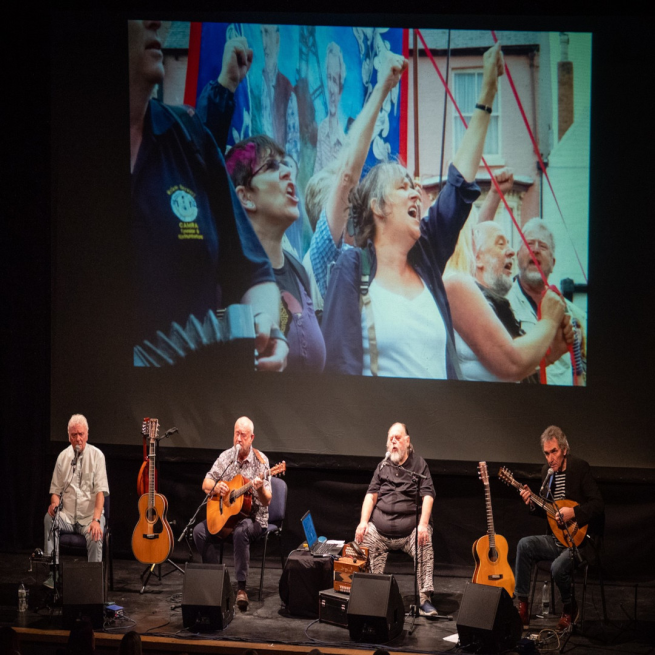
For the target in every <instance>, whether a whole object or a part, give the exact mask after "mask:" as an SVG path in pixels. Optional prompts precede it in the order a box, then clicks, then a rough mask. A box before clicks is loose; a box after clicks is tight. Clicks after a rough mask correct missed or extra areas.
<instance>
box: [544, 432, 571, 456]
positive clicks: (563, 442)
mask: <svg viewBox="0 0 655 655" xmlns="http://www.w3.org/2000/svg"><path fill="white" fill-rule="evenodd" d="M552 439H555V440H556V441H557V445H558V446H559V447H560V450H564V448H566V454H567V455H568V454H569V453H570V452H571V447H570V446H569V440H568V439H567V438H566V435H565V434H564V432H563V431H562V428H558V427H557V426H556V425H550V426H548V427H547V428H546V429H545V430H544V432H543V434H542V435H541V447H542V449H543V447H544V445H545V443H546V442H547V441H551V440H552Z"/></svg>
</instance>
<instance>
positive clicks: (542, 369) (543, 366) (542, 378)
mask: <svg viewBox="0 0 655 655" xmlns="http://www.w3.org/2000/svg"><path fill="white" fill-rule="evenodd" d="M416 32H417V34H418V37H419V39H421V43H422V44H423V49H424V50H425V53H426V54H427V56H428V59H429V60H430V62H431V63H432V66H433V67H434V70H435V71H436V72H437V75H438V76H439V79H440V80H441V83H442V84H443V85H444V88H445V89H446V93H447V94H448V97H449V98H450V101H451V102H452V103H453V107H454V108H455V111H457V113H458V115H459V118H460V120H461V121H462V123H463V124H464V127H465V128H468V124H467V122H466V119H465V118H464V116H463V115H462V112H461V111H460V109H459V106H458V105H457V102H456V101H455V98H454V96H453V94H452V93H451V91H450V89H449V88H448V84H447V83H446V80H445V79H444V77H443V75H442V74H441V71H440V70H439V66H438V65H437V62H436V61H435V60H434V57H433V56H432V53H431V52H430V48H428V45H427V43H426V42H425V39H424V38H423V34H422V33H421V31H420V30H418V29H417V30H416ZM494 39H495V40H497V39H496V38H495V35H494ZM505 71H506V72H507V73H508V77H507V79H508V80H509V81H510V85H511V87H512V89H513V90H514V93H515V97H516V99H517V101H518V102H519V107H520V110H521V114H522V115H523V118H524V120H525V122H526V125H528V123H527V118H526V116H525V112H524V111H523V106H522V105H521V104H520V100H519V99H518V94H517V93H516V88H515V87H514V82H513V80H512V79H511V76H510V75H509V70H508V69H507V64H505ZM528 130H529V131H530V128H529V126H528ZM530 135H531V138H532V140H533V141H532V142H533V146H534V147H535V152H537V156H539V155H538V148H536V142H535V141H534V137H533V135H532V132H531V131H530ZM539 161H540V163H541V165H542V167H543V162H542V161H541V157H539ZM482 163H483V164H484V167H485V169H486V171H487V173H489V177H490V178H491V183H492V184H493V185H494V187H495V188H496V191H497V193H498V195H499V196H500V199H501V200H502V201H503V204H504V205H505V209H507V212H508V213H509V215H510V218H511V219H512V223H514V227H515V228H516V230H517V232H518V233H519V236H520V237H521V240H522V241H523V243H524V244H525V247H526V248H527V250H528V253H529V255H530V257H531V259H532V261H533V262H534V265H535V266H536V267H537V270H538V271H539V275H540V276H541V279H542V281H543V283H544V294H545V293H546V291H548V289H551V290H552V291H554V292H555V293H557V294H558V295H559V296H560V297H561V295H562V294H561V292H560V291H559V289H558V288H557V287H556V286H554V285H549V284H548V279H547V278H546V275H545V274H544V271H543V269H542V268H541V266H540V264H539V262H538V261H537V258H536V256H535V254H534V252H533V251H532V248H530V244H528V241H527V239H526V238H525V235H524V234H523V230H522V229H521V228H520V226H519V224H518V221H517V220H516V218H515V217H514V212H513V211H512V208H511V207H510V206H509V203H508V202H507V199H506V198H505V194H504V193H503V192H502V191H501V189H500V186H499V184H498V182H497V181H496V178H495V177H494V175H493V173H492V172H491V169H490V168H489V165H488V164H487V162H486V160H485V158H484V157H482ZM543 171H544V173H545V172H546V170H545V168H543ZM546 179H548V175H547V174H546ZM548 184H549V185H550V180H549V181H548ZM551 190H552V186H551ZM553 196H554V192H553ZM555 202H557V199H555ZM557 206H558V208H559V204H558V205H557ZM560 213H561V211H560ZM562 218H563V217H562ZM576 255H577V253H576ZM578 261H579V260H578ZM583 274H584V271H583ZM585 279H586V278H585ZM537 318H538V319H541V303H540V304H539V306H538V308H537ZM568 348H569V354H570V356H571V364H572V367H573V384H577V374H576V366H575V357H574V354H573V345H572V344H569V347H568ZM539 368H540V381H541V383H542V384H546V383H547V377H546V359H545V357H544V358H543V359H542V360H541V362H540V364H539Z"/></svg>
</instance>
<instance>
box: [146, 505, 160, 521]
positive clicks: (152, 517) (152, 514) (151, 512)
mask: <svg viewBox="0 0 655 655" xmlns="http://www.w3.org/2000/svg"><path fill="white" fill-rule="evenodd" d="M158 519H159V517H158V516H157V510H156V509H155V508H154V507H149V508H148V509H147V510H146V521H148V523H155V522H156V521H157V520H158Z"/></svg>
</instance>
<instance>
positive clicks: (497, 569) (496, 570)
mask: <svg viewBox="0 0 655 655" xmlns="http://www.w3.org/2000/svg"><path fill="white" fill-rule="evenodd" d="M478 471H479V472H480V479H481V480H482V482H483V483H484V495H485V502H486V505H487V534H486V535H485V536H484V537H480V538H479V539H478V540H477V541H476V542H475V543H474V544H473V559H474V560H475V571H474V572H473V582H475V583H477V584H484V585H488V586H490V587H503V588H504V589H505V591H507V593H508V594H509V595H510V598H511V597H512V596H513V595H514V585H515V582H514V573H513V571H512V569H511V567H510V565H509V564H508V562H507V551H508V547H507V539H505V537H503V536H502V535H499V534H496V530H495V528H494V516H493V512H492V510H491V491H490V490H489V473H488V471H487V463H486V462H480V463H479V464H478Z"/></svg>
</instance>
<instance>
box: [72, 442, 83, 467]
mask: <svg viewBox="0 0 655 655" xmlns="http://www.w3.org/2000/svg"><path fill="white" fill-rule="evenodd" d="M81 452H82V449H81V448H80V446H79V444H78V445H77V446H75V457H74V458H73V461H72V466H77V460H78V459H79V458H80V453H81Z"/></svg>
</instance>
